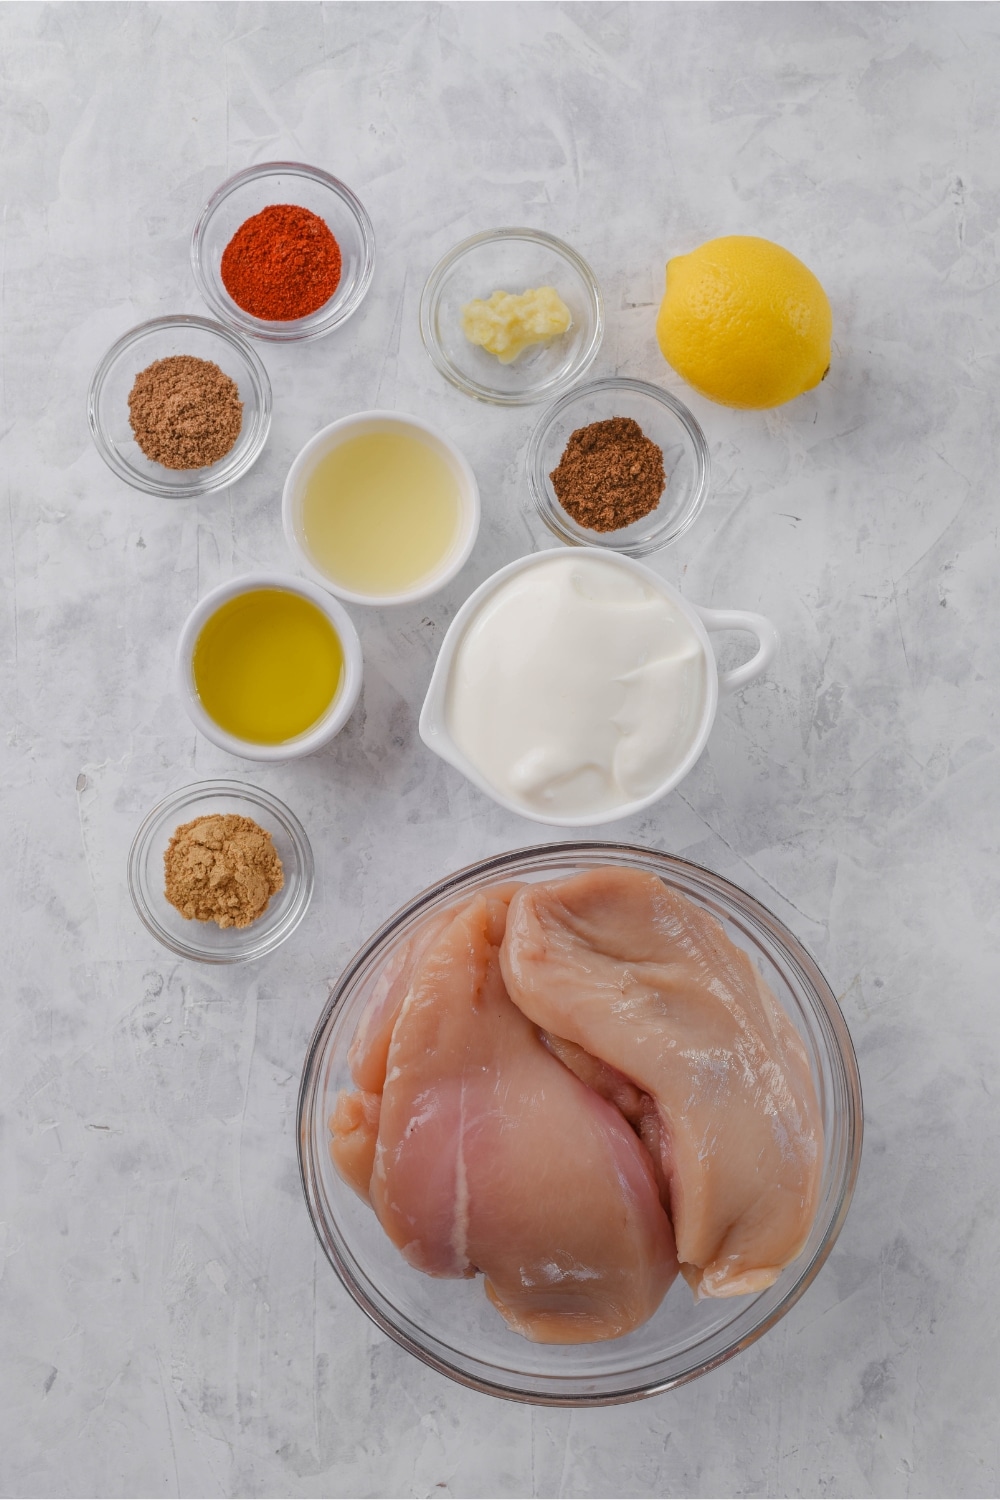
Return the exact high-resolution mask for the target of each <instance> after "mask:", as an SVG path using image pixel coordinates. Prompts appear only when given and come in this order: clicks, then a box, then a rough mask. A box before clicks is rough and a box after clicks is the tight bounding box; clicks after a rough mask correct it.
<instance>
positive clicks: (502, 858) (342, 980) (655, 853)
mask: <svg viewBox="0 0 1000 1500" xmlns="http://www.w3.org/2000/svg"><path fill="white" fill-rule="evenodd" d="M615 855H625V856H632V857H636V856H638V857H639V858H640V859H642V860H649V859H650V858H652V859H653V860H654V862H656V863H659V864H661V865H666V866H667V867H676V868H677V870H678V872H679V873H680V874H681V875H685V874H686V875H687V876H688V878H691V877H693V878H694V880H695V882H696V883H697V882H702V883H703V884H704V885H705V886H707V887H708V890H709V891H711V892H713V893H714V894H715V895H716V896H717V897H720V898H722V900H723V901H724V902H727V903H728V902H731V901H732V900H733V898H734V897H735V898H736V900H737V904H738V905H741V906H742V911H741V915H742V916H743V917H744V918H746V919H748V920H749V921H750V922H751V924H752V925H754V926H756V927H758V928H762V929H763V930H764V932H765V933H766V934H767V935H768V936H769V937H770V938H771V940H772V941H776V942H777V945H778V947H779V948H780V949H781V951H782V956H783V958H785V959H787V960H788V961H789V963H790V966H791V968H792V970H793V971H794V972H795V973H796V975H797V977H800V978H801V979H802V981H803V982H804V983H805V985H806V986H807V988H808V989H809V990H810V991H811V992H812V993H813V995H814V996H815V998H816V1000H817V1001H818V1007H817V1008H818V1010H821V1012H822V1014H823V1016H824V1018H825V1020H826V1022H827V1023H828V1025H829V1028H830V1030H831V1031H832V1033H833V1035H834V1038H835V1042H836V1048H835V1051H834V1052H833V1053H832V1055H833V1056H835V1058H836V1060H837V1062H838V1063H839V1066H840V1070H841V1082H842V1084H843V1086H844V1092H845V1095H846V1097H847V1100H848V1111H847V1120H846V1128H845V1148H844V1151H843V1162H842V1164H841V1169H840V1173H839V1182H837V1184H836V1192H835V1195H834V1203H833V1208H832V1211H831V1213H830V1216H829V1222H828V1224H827V1227H826V1230H825V1231H824V1234H823V1238H822V1240H821V1241H820V1243H819V1245H818V1246H817V1248H816V1250H815V1251H814V1253H813V1255H812V1257H811V1258H810V1259H809V1260H808V1261H807V1262H806V1263H805V1264H804V1265H803V1267H802V1269H801V1270H800V1271H799V1273H798V1274H797V1276H796V1278H795V1280H794V1281H793V1282H792V1283H791V1284H790V1286H789V1288H788V1290H787V1291H786V1293H785V1295H784V1296H783V1297H782V1299H781V1301H780V1302H779V1303H777V1304H776V1305H775V1307H773V1308H772V1309H771V1310H770V1311H769V1312H765V1313H764V1314H763V1315H761V1316H760V1317H759V1318H758V1319H757V1320H756V1321H755V1322H754V1323H753V1324H752V1325H751V1326H750V1327H749V1328H748V1329H746V1330H745V1332H744V1333H743V1334H742V1335H741V1336H739V1337H738V1338H737V1339H735V1340H733V1341H732V1342H731V1343H730V1344H728V1345H727V1346H726V1347H725V1348H723V1349H720V1350H718V1351H717V1352H716V1353H714V1354H712V1355H711V1356H709V1357H708V1358H706V1359H704V1360H702V1361H701V1362H700V1363H698V1364H697V1365H696V1366H694V1367H690V1368H687V1369H685V1370H682V1371H681V1372H680V1374H678V1375H676V1376H672V1377H666V1378H663V1379H658V1380H654V1381H652V1382H649V1381H645V1382H643V1381H640V1382H638V1383H637V1384H635V1385H633V1386H628V1387H625V1388H622V1389H620V1390H617V1391H614V1392H612V1393H610V1394H609V1393H605V1392H601V1393H599V1394H596V1395H592V1394H587V1393H581V1392H578V1391H576V1392H569V1393H564V1392H559V1391H554V1390H548V1391H540V1390H535V1391H525V1390H523V1389H518V1388H516V1387H514V1386H512V1385H504V1384H502V1382H501V1381H500V1380H499V1379H492V1380H491V1379H488V1378H485V1377H481V1376H477V1375H475V1374H473V1373H471V1372H470V1371H467V1370H464V1369H462V1368H461V1367H460V1366H459V1365H456V1364H453V1363H451V1362H450V1361H449V1360H448V1359H447V1358H445V1357H444V1356H443V1355H442V1354H437V1353H435V1352H434V1351H433V1350H431V1349H429V1348H426V1347H424V1346H423V1345H421V1344H420V1343H418V1342H416V1341H415V1340H414V1339H413V1338H411V1337H410V1336H409V1334H407V1333H406V1332H405V1331H404V1330H403V1329H402V1328H399V1327H397V1326H396V1324H394V1323H393V1322H392V1320H391V1319H390V1318H388V1317H387V1316H386V1315H385V1314H384V1313H383V1312H382V1310H381V1309H380V1308H379V1307H378V1305H377V1304H376V1302H375V1301H374V1300H373V1299H372V1298H371V1297H370V1296H369V1295H368V1293H367V1291H366V1290H365V1289H364V1288H363V1287H362V1286H361V1285H359V1283H358V1282H357V1281H356V1279H355V1277H354V1275H353V1273H352V1271H351V1269H350V1267H349V1266H347V1265H346V1264H344V1262H343V1260H342V1258H341V1256H340V1254H339V1251H338V1248H337V1246H336V1245H335V1244H334V1243H333V1242H332V1240H331V1239H330V1237H329V1236H328V1235H327V1234H326V1232H325V1225H324V1223H323V1216H322V1213H321V1212H320V1211H319V1209H318V1207H317V1204H316V1201H315V1193H314V1182H315V1178H316V1176H317V1172H316V1165H315V1161H314V1159H313V1154H312V1149H311V1141H312V1131H311V1128H310V1118H311V1116H312V1114H313V1113H314V1110H315V1108H316V1105H317V1103H318V1094H319V1091H318V1084H319V1072H320V1066H321V1064H322V1061H323V1052H324V1044H325V1042H326V1036H327V1032H328V1030H329V1027H330V1024H331V1021H332V1019H333V1017H334V1014H335V1012H336V1010H337V1007H338V1005H339V1004H340V1001H341V999H342V997H343V995H344V994H345V993H346V992H347V990H348V989H349V988H350V986H351V985H352V984H353V982H354V980H355V978H356V977H357V975H358V974H359V973H360V972H361V971H362V970H363V969H364V967H365V966H366V965H367V963H368V962H369V960H370V959H371V957H372V955H373V953H374V952H375V950H376V949H377V948H378V947H380V946H381V945H382V944H383V943H385V942H386V940H387V939H388V938H390V937H391V936H392V935H393V934H394V933H396V932H398V931H399V930H400V929H401V928H403V927H404V926H405V925H406V924H407V923H408V922H409V921H411V920H412V919H413V918H414V917H415V916H416V915H417V914H418V913H419V911H420V910H421V908H423V907H425V906H427V905H429V904H430V903H431V902H432V901H437V900H439V899H441V898H443V897H445V896H446V895H447V894H448V893H449V892H452V891H455V890H456V888H461V887H463V886H464V885H465V884H466V883H468V882H470V881H472V880H477V879H481V878H483V877H486V876H492V877H496V878H497V879H503V878H504V876H505V875H507V876H508V878H510V876H511V874H512V867H513V868H514V869H517V868H518V867H519V866H523V865H526V864H534V863H544V862H547V861H549V860H553V859H557V858H560V857H565V858H573V857H580V858H586V857H588V856H591V857H600V858H607V859H609V860H613V859H614V856H615ZM863 1137H864V1105H863V1099H862V1093H861V1078H860V1074H859V1071H858V1063H857V1056H856V1054H855V1051H854V1043H853V1041H852V1039H851V1034H850V1032H849V1030H848V1027H847V1022H846V1021H845V1019H844V1015H843V1012H842V1011H841V1009H840V1006H839V1004H838V1002H837V998H836V996H835V994H834V992H833V990H832V988H831V986H830V984H829V983H828V981H827V980H826V978H825V977H824V975H823V974H822V972H821V970H820V969H819V966H818V965H817V964H816V961H815V959H813V958H812V956H811V954H810V953H809V952H808V950H807V949H806V948H805V946H804V945H803V944H802V943H800V942H799V940H798V938H797V937H796V936H795V934H794V933H793V932H791V930H790V929H789V928H788V927H786V926H785V924H784V922H782V921H781V920H780V918H778V917H776V916H775V915H774V913H773V912H771V911H769V910H768V908H767V907H765V906H764V905H763V904H762V903H761V902H760V901H758V900H757V898H756V897H755V896H752V895H751V894H750V893H749V892H748V891H746V890H744V889H743V887H742V886H738V885H736V883H735V882H734V881H731V880H729V879H727V878H726V877H725V876H723V875H717V874H716V873H715V872H714V871H713V870H709V869H708V868H706V867H705V866H704V865H699V864H696V863H695V862H694V861H693V860H686V859H682V858H681V857H679V856H678V855H674V854H668V853H666V852H665V851H663V850H660V849H652V848H648V847H644V846H643V845H641V844H625V843H612V842H603V841H599V840H566V841H564V842H559V843H551V844H532V845H528V846H525V847H522V848H520V849H513V850H509V851H507V852H504V853H501V854H495V855H491V856H489V857H487V858H486V859H482V860H477V861H475V862H473V863H472V864H470V865H465V866H463V867H462V868H461V869H459V870H455V871H453V872H452V873H451V874H450V875H448V876H446V877H445V878H444V879H442V880H439V881H436V882H435V883H434V884H432V885H429V886H427V887H425V888H424V889H423V890H422V891H420V892H418V893H417V895H416V896H414V897H413V898H412V899H411V900H409V901H407V902H406V903H405V904H404V905H403V906H401V907H399V908H398V909H397V910H396V911H395V912H393V914H392V915H391V916H390V917H388V918H387V919H386V921H384V922H383V923H382V925H381V926H380V927H379V928H378V929H377V930H376V931H375V932H374V933H373V934H372V935H371V937H369V938H368V939H367V941H366V942H364V943H363V944H362V945H361V947H360V948H358V950H357V951H356V952H355V954H354V955H353V957H352V958H351V959H350V960H349V961H348V963H347V965H346V966H345V968H344V969H343V971H342V972H341V974H340V976H339V977H338V979H337V981H336V983H335V984H334V985H333V986H332V988H331V990H330V993H329V995H328V997H327V1000H326V1003H325V1005H324V1007H323V1009H322V1011H321V1013H320V1017H319V1020H318V1021H317V1023H316V1026H315V1028H314V1030H313V1034H312V1037H311V1038H310V1041H309V1046H308V1048H307V1050H306V1057H305V1062H304V1064H303V1068H302V1078H301V1082H300V1085H299V1097H298V1104H297V1107H296V1154H297V1156H298V1163H299V1179H300V1182H301V1184H302V1191H303V1195H304V1197H305V1200H306V1208H307V1211H308V1214H309V1218H310V1221H311V1223H312V1226H313V1230H314V1232H315V1234H316V1237H317V1239H318V1240H319V1242H320V1245H321V1246H322V1248H323V1251H324V1253H325V1255H326V1257H327V1259H328V1260H329V1262H330V1264H331V1265H332V1267H333V1269H334V1271H335V1273H336V1275H337V1277H338V1279H339V1281H340V1283H341V1285H342V1286H343V1287H344V1289H345V1290H346V1291H347V1292H348V1294H349V1295H350V1297H351V1298H352V1299H353V1301H354V1302H356V1303H357V1305H358V1306H359V1307H360V1308H361V1310H362V1312H364V1313H365V1314H366V1315H367V1316H368V1317H369V1318H370V1319H371V1321H372V1322H373V1323H375V1325H376V1326H377V1327H378V1328H380V1329H381V1330H382V1332H383V1333H385V1334H387V1335H388V1337H389V1338H391V1339H392V1340H393V1341H394V1342H395V1343H397V1344H398V1345H400V1347H401V1348H403V1349H405V1350H407V1352H408V1353H410V1354H412V1355H413V1356H414V1357H415V1358H417V1359H419V1360H420V1361H421V1362H422V1363H423V1364H426V1365H428V1366H430V1368H431V1369H434V1370H436V1371H437V1372H438V1373H439V1374H441V1375H445V1376H447V1377H448V1378H449V1379H451V1380H454V1381H456V1382H457V1383H458V1384H460V1385H463V1386H467V1387H468V1388H469V1389H471V1390H475V1391H479V1392H480V1393H481V1394H483V1395H489V1396H497V1397H500V1398H502V1399H505V1400H508V1401H515V1402H519V1403H523V1404H527V1405H533V1406H549V1407H563V1408H573V1409H575V1408H584V1407H588V1408H589V1407H604V1406H620V1405H623V1404H625V1403H627V1402H631V1401H638V1400H642V1399H643V1398H645V1397H647V1396H654V1395H659V1394H661V1393H662V1392H664V1391H668V1390H673V1389H675V1388H676V1387H678V1386H681V1385H685V1384H687V1383H688V1382H689V1381H691V1380H694V1379H696V1378H697V1377H698V1376H700V1375H704V1374H707V1373H708V1371H709V1370H714V1369H717V1368H718V1367H719V1366H720V1365H722V1364H724V1363H725V1362H726V1361H727V1360H729V1359H731V1358H733V1356H734V1355H736V1354H739V1353H741V1352H742V1351H743V1350H744V1349H747V1348H749V1347H750V1345H751V1344H754V1343H756V1342H757V1340H758V1339H759V1338H761V1337H762V1336H763V1335H764V1334H765V1333H767V1332H768V1330H769V1329H771V1328H773V1327H774V1325H775V1324H776V1323H778V1322H779V1321H780V1320H781V1318H782V1317H784V1315H785V1314H786V1313H787V1312H788V1311H789V1310H790V1309H791V1308H792V1307H794V1305H795V1303H796V1302H798V1301H799V1299H800V1298H801V1297H802V1296H803V1294H804V1293H805V1292H806V1291H807V1290H808V1288H809V1287H810V1286H811V1285H812V1283H813V1281H814V1280H815V1279H816V1277H817V1275H818V1274H819V1272H820V1270H821V1269H822V1267H823V1265H824V1264H825V1262H826V1260H827V1258H828V1256H829V1254H830V1252H831V1250H832V1249H833V1246H834V1244H835V1243H836V1241H837V1238H838V1236H839V1234H840V1231H841V1229H842V1228H843V1225H844V1220H845V1219H846V1217H847V1212H848V1209H849V1208H850V1206H851V1201H852V1198H853V1195H854V1189H855V1186H856V1183H857V1177H858V1171H859V1168H860V1163H861V1149H862V1142H863ZM793 1264H794V1262H793ZM438 1343H439V1345H440V1340H439V1341H438ZM499 1373H500V1372H499V1371H498V1375H499Z"/></svg>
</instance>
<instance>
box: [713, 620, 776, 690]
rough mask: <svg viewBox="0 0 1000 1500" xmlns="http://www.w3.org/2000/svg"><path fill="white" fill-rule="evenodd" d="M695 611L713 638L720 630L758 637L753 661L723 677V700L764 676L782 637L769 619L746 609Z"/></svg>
mask: <svg viewBox="0 0 1000 1500" xmlns="http://www.w3.org/2000/svg"><path fill="white" fill-rule="evenodd" d="M695 608H696V609H697V611H698V613H699V615H700V616H701V620H702V624H703V625H704V626H705V629H706V630H707V631H708V632H709V634H711V633H712V632H713V631H716V630H745V631H747V632H748V634H750V635H753V636H756V637H757V651H756V654H755V655H754V656H751V658H750V660H749V661H745V662H744V663H743V665H742V666H741V667H734V668H733V670H732V671H731V672H720V673H719V697H720V698H723V697H725V696H726V695H727V694H729V693H735V692H736V690H737V689H738V688H741V687H746V685H747V683H748V682H753V680H754V678H755V677H759V676H760V674H761V672H763V671H764V668H765V667H767V666H768V665H769V664H770V662H771V661H772V659H773V657H774V655H775V653H776V651H777V649H778V645H779V641H780V637H779V635H778V632H777V630H776V629H775V627H774V626H773V625H772V624H771V621H770V620H769V619H767V617H766V616H765V615H755V614H751V613H750V611H749V610H746V609H702V608H701V606H700V605H697V604H696V605H695Z"/></svg>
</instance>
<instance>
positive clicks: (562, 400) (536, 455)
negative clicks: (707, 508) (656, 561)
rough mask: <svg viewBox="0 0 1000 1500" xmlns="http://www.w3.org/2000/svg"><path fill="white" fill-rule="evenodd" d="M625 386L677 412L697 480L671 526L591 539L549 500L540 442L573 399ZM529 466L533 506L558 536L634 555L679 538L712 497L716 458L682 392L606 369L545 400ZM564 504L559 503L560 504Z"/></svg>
mask: <svg viewBox="0 0 1000 1500" xmlns="http://www.w3.org/2000/svg"><path fill="white" fill-rule="evenodd" d="M615 390H627V391H637V392H638V393H639V394H640V395H642V396H648V397H649V398H650V400H652V401H655V402H656V403H657V404H658V405H660V406H662V407H664V408H665V409H666V410H667V411H669V412H670V414H671V416H673V417H675V418H676V419H677V421H678V422H679V423H680V425H681V427H682V428H683V429H684V433H685V435H686V437H687V439H688V441H689V442H690V444H691V449H692V452H693V454H694V464H695V483H694V486H693V496H692V499H691V500H690V501H689V503H688V505H687V506H686V507H685V509H684V511H683V512H682V513H681V516H680V518H679V519H678V520H677V521H676V522H675V523H674V524H673V527H672V529H668V530H666V531H660V532H654V533H653V534H651V535H648V536H646V537H642V538H639V539H636V540H632V541H628V542H625V543H622V544H621V545H620V546H616V544H615V543H614V542H597V543H595V542H593V541H588V539H586V538H584V537H580V536H577V535H576V534H575V532H573V531H571V530H570V529H569V526H568V525H566V524H565V523H564V522H563V520H562V517H561V515H560V514H558V513H557V510H556V508H555V507H557V506H559V502H558V501H556V502H555V506H554V505H553V504H552V503H551V502H550V501H549V498H548V494H547V491H546V488H545V480H546V479H547V478H548V475H543V474H542V473H541V452H542V444H543V443H544V442H545V439H546V438H547V437H548V435H549V432H550V431H551V429H552V427H553V426H554V425H555V423H556V421H557V420H558V419H559V418H560V417H561V416H562V415H563V414H564V413H565V412H566V411H567V410H568V408H569V407H571V406H572V405H573V403H574V402H575V401H579V400H582V399H583V398H585V397H588V396H593V395H596V394H598V393H600V392H603V391H615ZM524 465H525V472H526V474H527V480H528V492H529V494H530V495H531V499H532V502H533V504H534V507H535V510H536V511H537V512H538V515H539V517H540V518H541V520H542V521H543V522H544V523H545V525H546V526H547V527H548V529H549V531H550V532H551V533H552V534H553V536H557V537H558V538H559V540H560V541H563V542H566V543H567V544H568V545H569V546H571V547H586V546H602V547H606V548H608V550H609V551H617V552H623V553H625V554H626V555H627V556H630V557H648V556H649V554H650V553H651V552H659V551H660V550H661V549H662V548H663V547H669V546H670V545H671V544H672V543H673V542H676V541H677V540H678V538H680V537H682V536H683V535H684V533H685V532H686V531H688V530H689V529H690V528H691V527H692V526H693V525H694V523H695V521H696V520H697V519H698V516H699V515H700V513H701V511H702V508H703V507H704V504H705V501H706V500H707V499H708V491H709V486H710V483H711V470H712V458H711V453H710V452H709V447H708V439H707V438H706V437H705V433H704V430H703V428H702V426H701V423H700V422H699V421H698V419H697V417H696V416H695V415H694V412H692V411H691V410H690V408H689V407H687V406H685V404H684V402H683V401H682V400H681V399H680V397H679V396H675V395H674V393H673V392H672V391H668V390H666V389H664V387H663V386H659V385H653V384H652V382H651V381H648V380H637V379H635V378H634V377H633V376H631V375H605V376H602V377H601V378H600V379H599V380H591V381H588V382H587V384H586V385H577V386H574V387H573V389H572V390H569V391H566V392H564V394H563V395H562V396H560V397H559V398H558V400H556V401H553V403H552V405H551V406H547V407H546V408H545V410H544V411H543V413H542V415H541V416H540V417H539V419H538V421H537V423H536V424H535V426H534V428H533V430H532V433H531V436H530V438H529V439H528V447H527V450H526V452H525V457H524ZM559 510H561V507H559ZM602 535H604V536H613V535H614V533H613V532H605V533H602Z"/></svg>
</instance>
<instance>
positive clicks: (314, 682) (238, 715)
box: [192, 589, 344, 745]
mask: <svg viewBox="0 0 1000 1500" xmlns="http://www.w3.org/2000/svg"><path fill="white" fill-rule="evenodd" d="M192 669H193V672H194V682H195V687H196V688H197V690H198V697H199V698H200V699H201V702H202V706H203V708H204V709H205V712H206V713H207V714H208V715H209V717H210V718H212V719H214V720H215V722H216V724H218V726H219V728H220V729H224V730H225V731H226V733H227V734H232V735H235V736H236V738H237V739H241V740H247V741H249V742H250V743H252V744H255V745H280V744H283V743H284V741H285V740H292V739H295V737H296V736H297V735H300V734H304V733H305V731H306V730H307V729H311V728H312V726H313V725H314V724H315V723H316V722H317V721H318V720H319V719H321V718H322V717H323V715H324V714H325V713H326V711H327V709H328V708H329V707H330V705H331V703H332V702H333V700H334V698H335V697H336V696H337V692H338V690H339V688H340V683H341V679H342V678H343V675H344V650H343V647H342V646H341V643H340V637H339V636H338V634H337V632H336V631H335V630H334V628H333V626H332V625H331V624H330V621H329V620H328V619H327V617H326V615H325V614H324V613H323V611H322V610H321V609H318V608H317V606H316V605H315V604H313V602H312V600H311V599H306V598H304V597H303V595H302V594H296V593H293V592H292V591H291V590H289V589H249V590H248V591H247V592H246V593H245V594H237V596H236V597H235V599H229V600H227V601H226V603H225V604H223V605H220V607H219V608H218V609H217V610H216V611H215V613H214V614H213V615H210V616H209V618H208V620H206V622H205V624H204V625H203V626H202V629H201V633H200V635H199V636H198V639H197V641H196V642H195V647H194V656H193V659H192Z"/></svg>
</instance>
